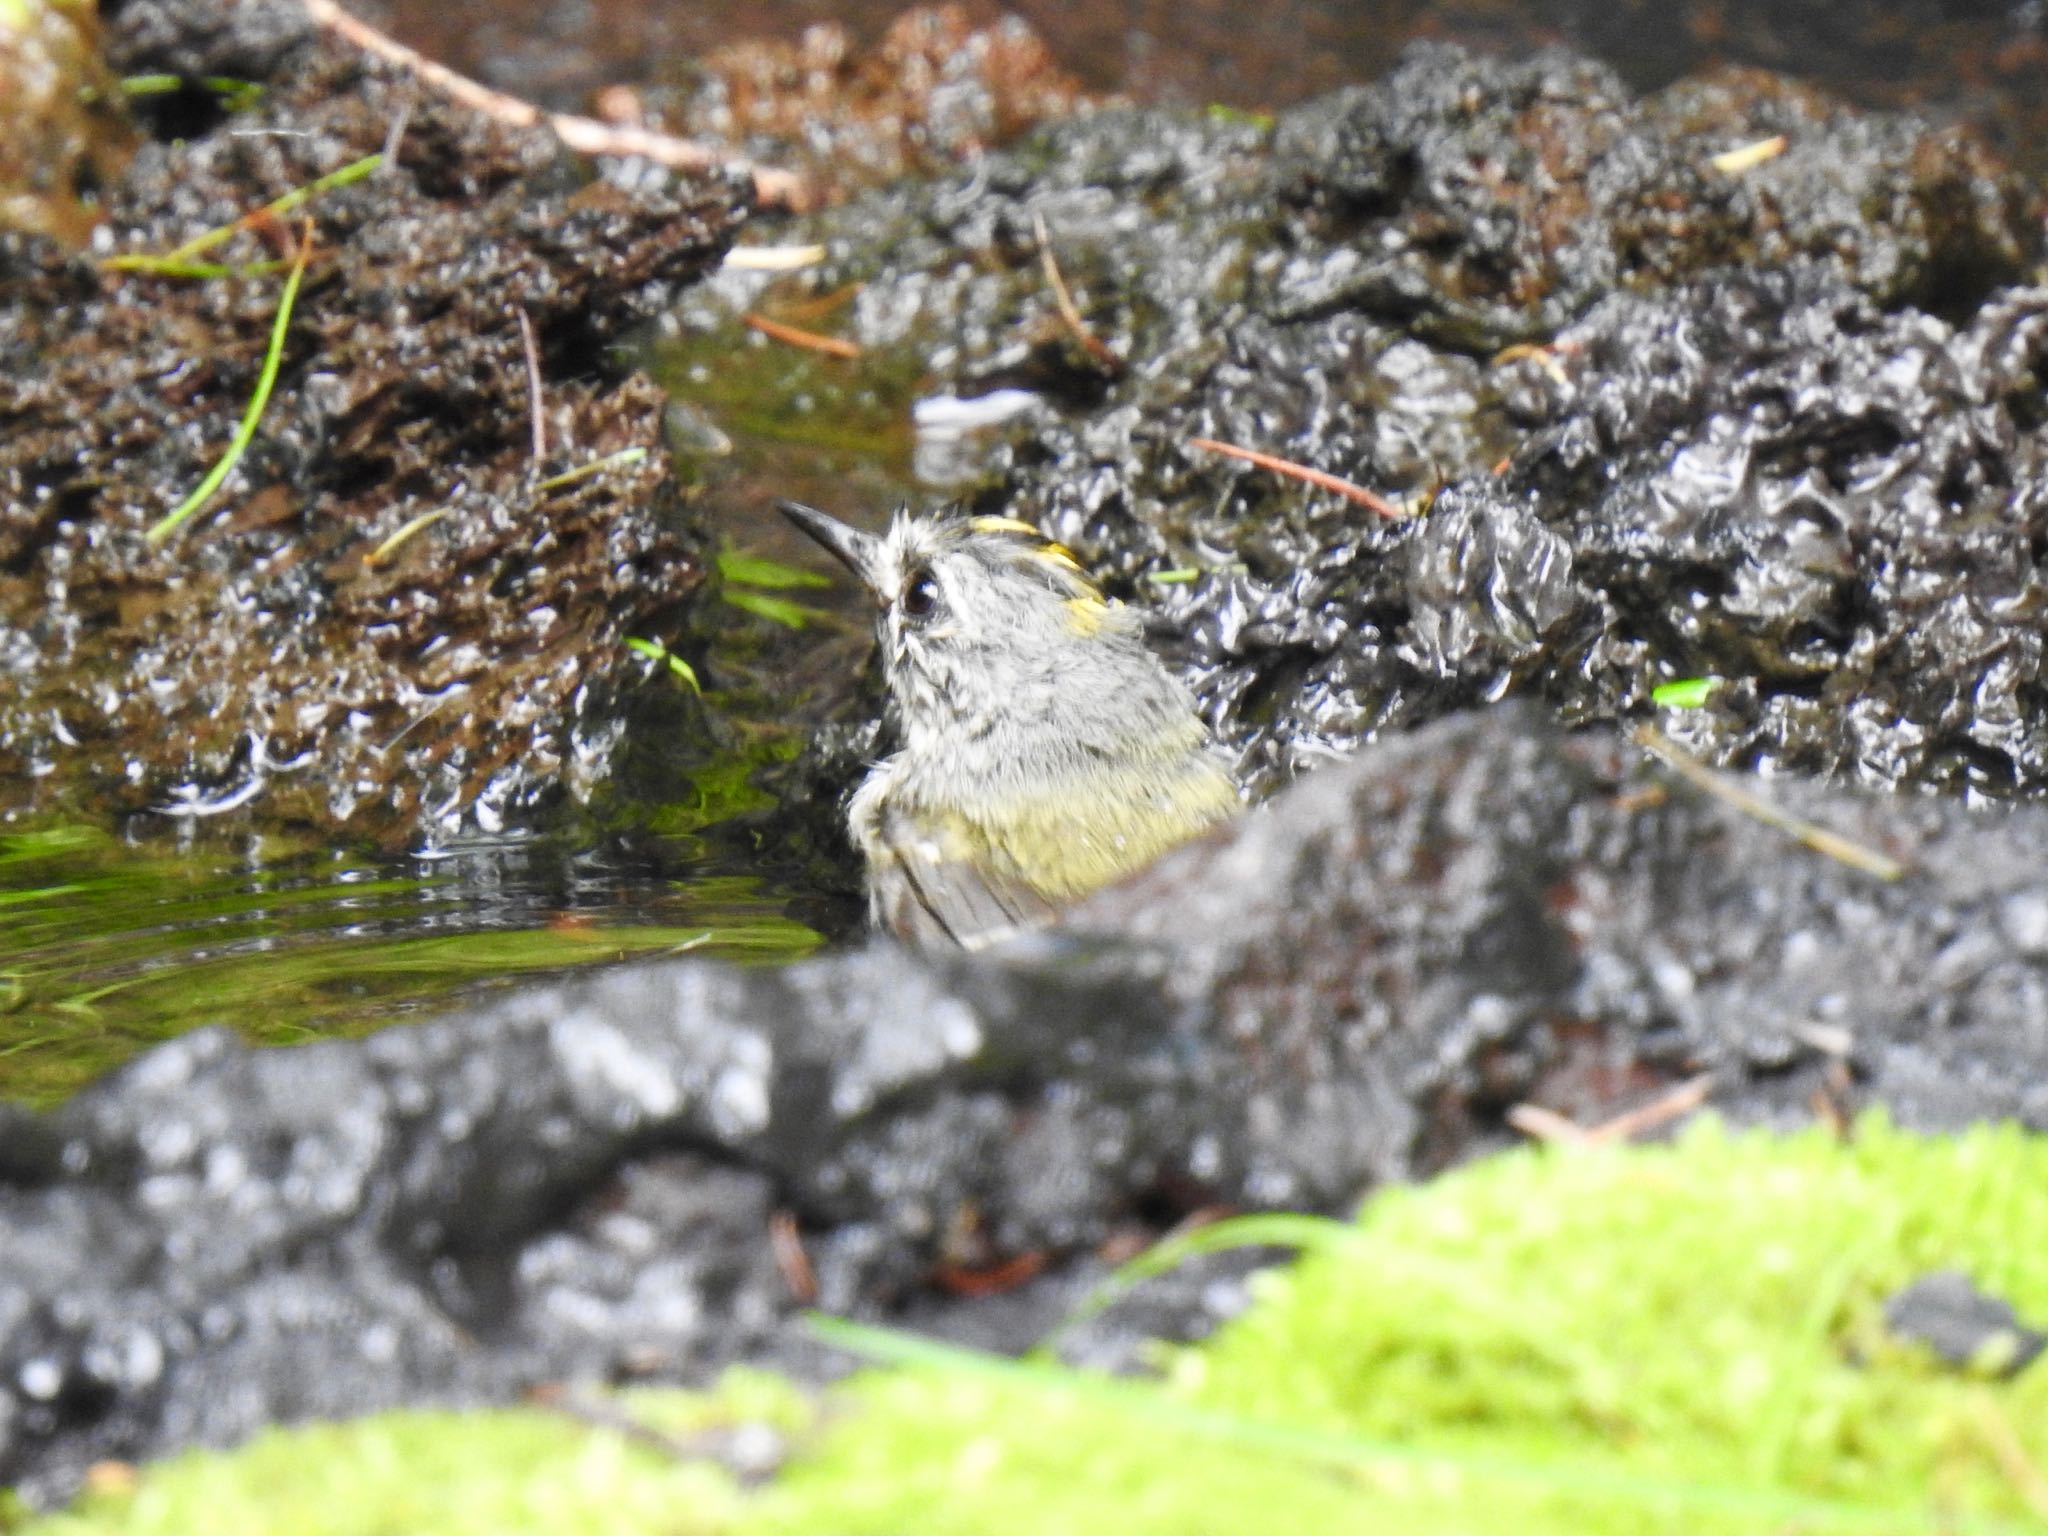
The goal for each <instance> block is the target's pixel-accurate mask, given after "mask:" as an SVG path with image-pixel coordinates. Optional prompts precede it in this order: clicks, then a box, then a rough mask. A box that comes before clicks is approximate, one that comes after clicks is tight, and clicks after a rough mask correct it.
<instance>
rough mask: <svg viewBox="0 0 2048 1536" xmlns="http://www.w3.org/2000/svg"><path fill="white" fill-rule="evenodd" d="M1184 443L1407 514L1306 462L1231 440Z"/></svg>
mask: <svg viewBox="0 0 2048 1536" xmlns="http://www.w3.org/2000/svg"><path fill="white" fill-rule="evenodd" d="M1188 443H1189V445H1190V446H1192V447H1195V448H1206V449H1208V450H1209V451H1210V452H1211V453H1222V454H1228V455H1229V456H1230V457H1231V458H1233V459H1243V460H1244V461H1245V462H1246V463H1247V464H1256V465H1258V467H1259V468H1261V469H1270V470H1272V471H1273V473H1274V474H1276V475H1289V476H1291V477H1293V478H1294V479H1296V480H1305V481H1307V482H1308V483H1309V484H1310V485H1314V486H1319V487H1321V488H1322V489H1323V490H1326V491H1335V492H1336V493H1337V494H1338V495H1339V496H1342V497H1344V498H1345V499H1346V500H1348V501H1355V502H1357V503H1358V504H1359V505H1360V506H1361V507H1370V508H1371V509H1372V510H1373V511H1375V512H1377V513H1379V515H1380V516H1381V517H1386V518H1404V517H1406V516H1407V515H1408V514H1407V513H1406V512H1405V511H1403V510H1402V509H1401V508H1399V507H1397V506H1395V505H1394V504H1393V503H1392V502H1391V501H1389V500H1387V498H1386V497H1384V496H1382V495H1380V494H1378V493H1377V492H1375V491H1368V490H1367V489H1366V488H1365V487H1364V486H1362V485H1353V484H1352V483H1351V482H1350V481H1349V480H1346V479H1343V478H1341V477H1340V476H1337V475H1333V474H1331V473H1330V472H1329V471H1328V470H1322V469H1311V468H1309V466H1308V465H1306V464H1297V463H1295V462H1294V461H1293V460H1292V459H1282V458H1276V457H1274V456H1273V455H1272V454H1270V453H1260V452H1259V451H1258V450H1257V449H1256V448H1239V447H1238V446H1237V445H1236V444H1234V443H1219V442H1217V441H1216V439H1215V438H1213V437H1191V438H1189V439H1188Z"/></svg>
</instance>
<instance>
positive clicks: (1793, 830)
mask: <svg viewBox="0 0 2048 1536" xmlns="http://www.w3.org/2000/svg"><path fill="white" fill-rule="evenodd" d="M1634 740H1635V743H1636V745H1637V746H1639V747H1641V748H1643V749H1644V750H1645V751H1647V752H1651V753H1653V754H1655V755H1656V756H1657V757H1658V758H1659V759H1661V760H1662V761H1663V763H1664V764H1665V766H1667V767H1669V768H1670V769H1672V770H1673V771H1674V772H1675V773H1677V774H1678V776H1679V777H1680V778H1682V779H1684V780H1685V781H1686V782H1687V783H1688V784H1691V785H1692V786H1694V787H1695V788H1697V789H1700V790H1703V791H1705V792H1706V793H1707V794H1710V795H1712V796H1713V797H1714V798H1715V799H1717V800H1720V801H1722V802H1724V803H1726V804H1728V805H1732V806H1734V807H1735V809H1736V810H1738V811H1740V812H1742V814H1743V815H1745V816H1748V817H1750V818H1751V819H1752V820H1755V821H1760V822H1762V823H1763V824H1764V825H1765V826H1767V827H1773V828H1776V829H1777V830H1778V831H1780V832H1783V833H1784V834H1785V835H1786V836H1788V837H1790V838H1792V839H1793V840H1794V841H1795V842H1798V843H1802V844H1804V845H1805V846H1806V847H1808V848H1811V849H1812V850H1813V851H1814V852H1815V853H1819V854H1825V855H1826V856H1827V857H1828V858H1831V859H1834V860H1837V861H1838V862H1840V863H1843V864H1846V865H1848V866H1849V867H1850V868H1851V869H1860V870H1862V871H1863V872H1864V873H1865V874H1867V875H1875V876H1876V877H1877V878H1878V879H1880V880H1898V879H1902V878H1904V876H1905V873H1906V866H1905V865H1903V864H1901V863H1900V862H1899V861H1898V860H1897V859H1895V858H1893V857H1891V855H1889V854H1885V853H1879V852H1878V851H1877V850H1876V849H1875V848H1866V847H1864V846H1863V845H1862V844H1861V843H1859V842H1855V841H1852V840H1851V839H1849V838H1846V837H1844V836H1842V834H1841V833H1839V832H1830V831H1829V830H1828V829H1827V828H1826V827H1822V826H1817V825H1815V824H1814V823H1813V822H1810V821H1807V820H1806V819H1804V818H1803V817H1799V816H1794V815H1793V814H1792V813H1791V812H1790V811H1785V810H1780V809H1779V808H1778V807H1777V806H1775V805H1773V804H1771V803H1770V801H1768V800H1766V799H1764V797H1763V796H1761V795H1758V794H1754V793H1752V792H1751V791H1749V790H1747V789H1744V788H1743V787H1742V786H1741V785H1739V784H1736V783H1734V782H1733V781H1731V780H1730V779H1728V778H1726V777H1724V776H1723V775H1721V774H1718V773H1716V772H1714V770H1713V769H1711V768H1709V767H1708V766H1707V765H1706V764H1705V763H1703V762H1701V761H1700V760H1699V759H1698V758H1696V757H1694V756H1693V755H1692V754H1691V753H1689V752H1687V751H1686V750H1685V749H1684V748H1682V747H1680V746H1679V745H1678V743H1676V742H1675V741H1673V740H1672V739H1671V738H1670V737H1668V736H1666V735H1665V734H1664V733H1663V732H1662V731H1660V730H1658V729H1657V728H1656V727H1655V726H1653V725H1639V726H1637V727H1636V729H1635V732H1634Z"/></svg>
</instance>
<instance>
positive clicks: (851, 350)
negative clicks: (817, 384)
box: [740, 309, 860, 358]
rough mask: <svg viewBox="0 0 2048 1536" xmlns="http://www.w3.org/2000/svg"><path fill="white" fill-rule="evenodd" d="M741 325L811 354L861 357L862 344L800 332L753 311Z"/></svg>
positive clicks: (745, 314) (741, 319) (841, 338)
mask: <svg viewBox="0 0 2048 1536" xmlns="http://www.w3.org/2000/svg"><path fill="white" fill-rule="evenodd" d="M740 324H742V325H744V326H746V327H747V328H748V329H749V330H755V331H759V332H760V333H761V334H762V335H763V336H769V337H773V338H774V339H775V340H776V341H780V342H785V343H787V344H788V345H790V346H792V347H803V348H805V349H806V350H808V351H811V352H823V353H825V354H827V355H828V356H831V357H844V358H855V357H859V356H860V344H859V343H858V342H852V341H848V340H847V339H846V338H845V337H843V336H820V335H819V334H818V333H817V332H816V331H802V330H798V329H797V328H796V327H795V326H793V325H784V324H783V323H782V322H781V321H780V320H770V319H769V318H768V317H767V316H766V315H757V314H755V313H754V312H753V311H752V310H751V309H750V310H748V311H747V312H746V313H744V314H743V315H741V316H740Z"/></svg>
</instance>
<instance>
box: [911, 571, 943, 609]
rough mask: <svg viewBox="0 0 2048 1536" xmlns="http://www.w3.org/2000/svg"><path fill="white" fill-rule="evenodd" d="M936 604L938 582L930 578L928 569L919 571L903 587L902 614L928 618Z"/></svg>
mask: <svg viewBox="0 0 2048 1536" xmlns="http://www.w3.org/2000/svg"><path fill="white" fill-rule="evenodd" d="M938 606H939V584H938V583H937V582H936V581H933V580H932V573H931V572H930V571H919V572H918V573H917V574H916V575H915V576H913V577H911V578H910V584H909V585H908V586H906V587H905V588H904V589H903V616H904V617H905V618H907V619H928V618H930V617H931V616H932V610H933V609H934V608H936V607H938Z"/></svg>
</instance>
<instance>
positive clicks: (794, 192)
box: [305, 0, 806, 207]
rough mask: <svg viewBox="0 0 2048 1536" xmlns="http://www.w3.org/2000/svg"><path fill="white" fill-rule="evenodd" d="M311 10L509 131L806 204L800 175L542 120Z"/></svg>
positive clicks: (683, 145)
mask: <svg viewBox="0 0 2048 1536" xmlns="http://www.w3.org/2000/svg"><path fill="white" fill-rule="evenodd" d="M305 6H306V14H307V15H308V16H311V17H312V18H313V20H314V22H315V23H316V24H318V25H320V26H322V27H325V28H326V29H327V30H328V31H330V32H332V33H334V35H335V36H337V37H339V38H342V39H344V40H345V41H347V42H350V43H353V44H354V45H355V46H356V47H358V48H360V49H362V50H363V51H364V52H365V53H374V54H375V55H377V57H378V58H380V59H388V60H390V61H391V62H392V63H394V64H398V65H402V66H403V67H404V68H406V69H409V70H411V71H412V72H413V73H414V74H416V75H418V76H419V78H420V79H421V80H422V81H424V82H425V83H426V84H428V85H430V86H432V87H433V88H434V89H435V90H437V91H439V92H440V93H441V94H442V95H444V96H446V97H448V98H449V99H450V100H451V101H458V102H460V103H462V105H464V106H466V107H469V108H471V109H472V110H474V111H477V112H481V113H483V114H484V115H485V116H486V117H490V118H495V119H496V120H497V121H498V122H501V123H509V124H511V125H512V126H513V127H515V128H531V127H534V126H536V125H543V124H544V125H545V126H547V127H548V128H550V129H552V130H553V131H554V134H555V137H556V138H558V139H560V140H561V141H562V142H563V143H564V144H566V145H568V146H569V147H570V148H571V149H573V150H576V151H577V152H579V153H581V154H586V155H638V156H639V157H641V158H642V159H645V160H652V161H654V162H655V163H656V164H657V165H665V166H668V167H669V168H670V169H671V170H678V171H706V170H714V169H718V168H720V167H724V168H727V169H731V170H737V171H743V172H745V173H746V174H748V175H750V176H752V177H753V179H754V192H755V194H756V195H757V196H758V197H759V198H760V199H761V201H762V202H764V203H773V204H776V205H778V206H782V207H798V206H801V205H802V204H803V203H804V202H805V200H806V192H805V188H804V184H803V181H802V179H801V178H800V177H798V176H797V175H796V173H795V172H793V171H783V170H776V169H774V168H772V167H769V166H764V165H750V164H748V163H747V162H745V161H743V160H728V159H726V158H725V157H724V156H723V155H721V154H719V152H718V151H717V150H715V149H711V148H708V147H707V146H705V145H702V144H697V143H693V142H691V141H690V140H688V139H679V138H676V137H675V136H674V135H672V134H666V133H657V132H655V131H654V130H653V129H649V128H636V127H632V126H628V125H622V124H614V123H601V122H599V121H597V119H596V118H592V117H576V116H574V115H572V114H570V113H567V112H543V111H542V110H541V109H540V108H539V107H536V106H535V105H534V104H533V103H532V102H530V101H521V100H520V99H519V98H518V97H517V96H508V95H506V94H505V93H504V92H503V91H494V90H492V89H491V88H490V87H489V86H487V85H479V84H478V83H477V82H476V81H474V80H472V79H470V78H469V77H468V76H466V75H459V74H457V73H456V72H455V71H454V70H452V69H450V68H449V67H448V66H447V65H445V64H436V63H435V62H434V61H433V60H432V59H430V58H427V57H426V56H425V55H424V54H422V53H419V52H418V51H417V50H415V49H412V48H408V47H406V46H405V44H403V43H401V42H399V41H398V39H397V38H395V37H391V36H388V35H387V34H385V33H383V32H379V31H378V30H377V29H376V28H375V27H373V26H371V25H370V24H369V23H368V22H365V21H362V20H360V19H358V18H357V17H355V16H352V15H350V14H349V13H348V12H347V11H345V10H343V9H342V8H341V7H340V6H339V5H337V4H335V3H334V0H305Z"/></svg>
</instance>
